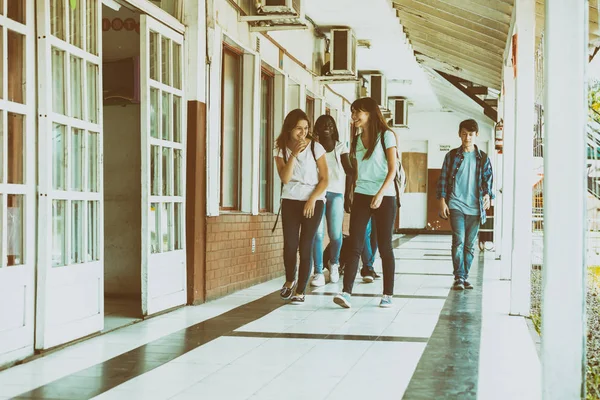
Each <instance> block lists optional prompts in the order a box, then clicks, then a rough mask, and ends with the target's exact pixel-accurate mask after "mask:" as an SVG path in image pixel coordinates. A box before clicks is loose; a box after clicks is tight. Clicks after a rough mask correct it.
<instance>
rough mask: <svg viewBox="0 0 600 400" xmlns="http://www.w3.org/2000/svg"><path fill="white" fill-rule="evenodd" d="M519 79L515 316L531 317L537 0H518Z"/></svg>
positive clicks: (513, 283)
mask: <svg viewBox="0 0 600 400" xmlns="http://www.w3.org/2000/svg"><path fill="white" fill-rule="evenodd" d="M515 17H516V22H515V25H516V32H517V79H516V82H515V95H516V104H515V111H516V120H515V132H516V135H515V162H514V166H515V169H514V175H513V176H514V183H515V186H514V190H515V192H514V193H515V194H514V203H513V225H512V227H513V248H512V280H511V295H510V313H511V315H523V316H528V315H529V312H530V303H531V301H530V297H531V247H532V246H531V219H532V216H531V201H532V200H531V199H532V179H531V175H532V173H533V124H534V120H535V119H534V102H535V51H534V49H535V0H519V1H515Z"/></svg>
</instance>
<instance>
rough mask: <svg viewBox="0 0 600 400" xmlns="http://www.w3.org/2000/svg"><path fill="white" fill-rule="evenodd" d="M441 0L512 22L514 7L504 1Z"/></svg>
mask: <svg viewBox="0 0 600 400" xmlns="http://www.w3.org/2000/svg"><path fill="white" fill-rule="evenodd" d="M440 2H443V3H447V4H449V5H451V6H455V7H458V8H460V9H463V10H468V11H469V12H472V13H474V14H477V15H480V16H482V17H485V18H489V19H493V20H495V21H499V22H502V23H505V24H510V17H511V14H512V7H511V6H509V5H507V4H504V3H498V2H496V1H493V0H441V1H440Z"/></svg>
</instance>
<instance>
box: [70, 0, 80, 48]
mask: <svg viewBox="0 0 600 400" xmlns="http://www.w3.org/2000/svg"><path fill="white" fill-rule="evenodd" d="M67 9H68V10H69V42H70V43H71V44H73V45H75V46H77V47H79V48H81V49H83V23H82V22H83V21H82V20H83V17H82V15H81V13H82V11H83V7H82V6H81V2H77V5H76V6H75V8H73V7H68V8H67Z"/></svg>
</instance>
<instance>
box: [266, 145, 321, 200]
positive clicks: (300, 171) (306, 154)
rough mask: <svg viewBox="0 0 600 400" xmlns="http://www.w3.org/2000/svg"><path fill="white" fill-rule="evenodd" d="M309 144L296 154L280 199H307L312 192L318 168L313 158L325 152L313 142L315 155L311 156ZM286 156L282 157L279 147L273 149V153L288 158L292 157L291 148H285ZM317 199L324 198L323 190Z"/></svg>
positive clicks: (317, 176) (317, 179) (316, 180)
mask: <svg viewBox="0 0 600 400" xmlns="http://www.w3.org/2000/svg"><path fill="white" fill-rule="evenodd" d="M310 147H311V145H310V144H309V145H308V146H306V148H305V149H304V150H303V151H302V152H301V153H300V154H298V157H297V160H296V161H295V162H294V170H293V171H292V179H290V181H289V182H288V183H286V184H285V185H283V191H282V193H281V198H282V199H290V200H300V201H307V200H308V198H309V197H310V196H311V194H312V192H314V190H315V188H316V187H317V184H318V183H319V170H318V168H317V163H316V162H315V159H317V160H318V159H319V158H321V157H322V156H323V154H325V149H324V148H323V146H321V145H320V144H319V143H316V142H315V144H314V149H315V156H314V158H313V153H312V150H311V149H310ZM286 152H287V154H286V158H284V157H283V153H282V151H281V149H275V150H274V151H273V155H274V156H275V157H280V158H284V160H285V159H287V160H288V162H289V160H290V158H291V157H292V150H290V149H288V148H286ZM318 200H325V192H323V194H322V195H321V197H319V199H318Z"/></svg>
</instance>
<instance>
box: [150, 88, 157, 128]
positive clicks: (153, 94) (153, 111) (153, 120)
mask: <svg viewBox="0 0 600 400" xmlns="http://www.w3.org/2000/svg"><path fill="white" fill-rule="evenodd" d="M150 135H151V136H152V137H153V138H156V139H158V89H154V88H150Z"/></svg>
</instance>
